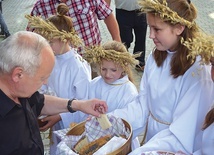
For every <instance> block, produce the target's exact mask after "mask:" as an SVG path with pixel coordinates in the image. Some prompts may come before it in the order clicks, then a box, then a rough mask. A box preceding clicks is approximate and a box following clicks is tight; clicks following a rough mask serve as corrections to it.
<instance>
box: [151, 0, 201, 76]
mask: <svg viewBox="0 0 214 155" xmlns="http://www.w3.org/2000/svg"><path fill="white" fill-rule="evenodd" d="M167 4H168V7H169V8H170V9H171V10H172V11H174V12H176V13H177V14H178V15H179V16H180V17H181V18H183V19H185V20H186V21H189V22H191V23H194V21H195V19H196V17H197V10H196V8H195V7H194V5H193V4H192V3H189V1H187V0H167ZM151 13H152V12H151ZM154 13H155V12H154ZM155 15H158V14H156V13H155ZM165 22H167V23H168V24H169V25H171V26H172V27H173V26H175V25H176V24H179V23H174V21H170V20H167V21H165ZM198 32H199V29H198V27H197V25H196V24H195V23H194V24H193V25H192V26H191V27H190V28H189V27H187V26H185V29H184V31H183V32H182V34H181V35H180V38H183V39H184V40H188V39H192V38H195V37H196V36H197V34H198ZM175 50H176V53H175V54H174V55H173V58H172V60H171V75H172V76H173V77H174V78H177V77H178V76H181V75H183V74H184V73H185V72H186V71H187V70H188V69H189V68H190V67H191V66H192V64H193V63H192V60H191V59H188V58H187V55H188V54H189V49H188V48H187V47H186V46H184V45H182V44H181V42H178V45H177V47H176V49H175ZM153 56H154V59H155V61H156V63H157V65H158V66H161V65H162V64H163V62H164V61H165V59H166V57H167V52H166V51H159V50H157V49H155V50H154V54H153Z"/></svg>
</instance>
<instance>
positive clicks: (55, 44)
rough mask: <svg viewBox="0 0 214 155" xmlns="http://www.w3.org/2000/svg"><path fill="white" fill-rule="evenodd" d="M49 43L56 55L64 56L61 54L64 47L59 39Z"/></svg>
mask: <svg viewBox="0 0 214 155" xmlns="http://www.w3.org/2000/svg"><path fill="white" fill-rule="evenodd" d="M49 43H50V46H51V48H52V50H53V52H54V54H55V55H58V54H62V53H60V52H61V50H62V47H63V45H62V42H61V41H60V40H59V39H52V40H51V41H49Z"/></svg>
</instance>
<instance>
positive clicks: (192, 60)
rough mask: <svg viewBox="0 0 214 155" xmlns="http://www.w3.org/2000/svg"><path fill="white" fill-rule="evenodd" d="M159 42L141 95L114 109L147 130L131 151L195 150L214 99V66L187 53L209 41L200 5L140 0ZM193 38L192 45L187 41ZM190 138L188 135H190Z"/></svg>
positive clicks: (139, 129) (177, 0)
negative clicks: (212, 72)
mask: <svg viewBox="0 0 214 155" xmlns="http://www.w3.org/2000/svg"><path fill="white" fill-rule="evenodd" d="M140 6H141V7H142V8H141V9H142V11H143V12H145V13H146V15H147V23H148V25H149V28H150V34H149V37H150V38H151V39H152V40H153V42H154V44H155V48H154V50H153V51H152V52H151V54H150V55H149V56H148V59H147V61H146V66H145V69H144V73H143V77H142V80H141V83H140V92H139V96H138V97H137V99H136V100H134V101H133V102H132V103H130V104H128V105H127V107H126V108H123V109H117V110H115V111H113V112H111V113H110V114H112V115H116V116H118V117H121V118H123V119H125V120H127V121H128V122H129V123H130V124H131V125H132V127H133V133H134V134H133V137H135V136H138V134H140V133H141V132H142V131H143V130H145V131H146V132H145V142H144V143H143V145H142V146H141V147H139V148H137V149H135V150H133V151H132V152H131V153H130V155H139V154H142V153H144V152H148V151H158V150H164V151H170V152H177V151H179V150H180V151H182V152H184V153H186V154H192V153H193V152H194V151H196V150H197V149H198V148H199V147H200V146H201V138H202V133H201V127H202V124H203V121H204V118H205V115H206V113H207V112H208V110H209V108H210V106H211V103H212V101H213V96H212V94H213V91H214V87H213V81H212V79H211V77H210V66H209V65H203V64H201V60H202V58H201V57H200V56H197V57H191V56H188V55H189V53H191V52H192V50H193V47H197V48H195V49H200V48H202V49H203V50H207V49H206V45H205V44H203V43H201V42H198V43H197V44H193V43H192V42H191V40H194V39H196V38H197V37H199V38H200V34H201V33H202V32H201V31H200V28H199V27H198V25H197V24H196V22H195V20H196V18H197V10H196V8H195V6H194V5H193V4H192V2H190V1H188V0H140ZM185 41H190V44H189V45H190V46H187V45H186V44H185ZM187 137H188V138H187Z"/></svg>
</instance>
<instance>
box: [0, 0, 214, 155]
mask: <svg viewBox="0 0 214 155" xmlns="http://www.w3.org/2000/svg"><path fill="white" fill-rule="evenodd" d="M132 2H133V3H132V5H130V6H129V5H128V4H129V2H128V1H119V0H118V1H117V0H115V3H116V18H115V17H114V15H113V13H112V9H111V8H110V3H111V1H109V0H106V1H105V0H95V1H85V2H80V1H70V0H61V1H60V0H47V1H43V0H37V1H36V3H35V5H34V7H33V9H32V12H31V14H30V15H26V16H25V17H26V18H27V19H28V21H29V23H28V25H27V30H28V31H20V32H16V33H15V34H13V35H11V36H10V37H8V38H6V39H5V40H3V41H2V42H1V43H0V98H1V101H0V127H1V129H2V130H1V131H2V132H0V137H1V138H2V141H1V142H0V152H1V154H5V155H6V154H17V155H19V154H20V155H21V154H22V155H23V154H44V147H43V144H42V140H41V136H40V131H46V130H47V129H50V128H52V130H59V129H64V128H68V127H69V125H70V124H71V123H73V122H75V123H79V122H81V121H84V120H86V118H87V117H88V116H89V115H94V116H96V117H99V116H100V114H102V113H109V114H112V115H115V116H118V117H120V118H123V119H125V120H126V121H128V122H129V123H130V125H131V126H132V129H133V139H132V151H131V152H130V153H129V154H130V155H139V154H143V153H145V152H149V151H158V150H163V151H169V152H174V153H175V154H184V155H185V154H186V155H189V154H194V155H202V154H203V155H211V154H212V153H213V152H214V134H213V130H214V108H213V101H214V98H213V95H214V85H213V81H214V66H213V64H214V41H213V40H214V37H213V36H212V35H208V34H205V33H204V32H203V31H202V30H201V29H200V27H199V26H198V25H197V23H196V18H197V9H196V7H195V6H194V4H193V3H192V2H191V1H190V0H140V1H132ZM124 17H127V21H124V20H123V19H124ZM98 19H99V20H104V22H105V23H106V26H107V28H108V30H109V33H110V34H111V36H112V40H110V41H108V42H105V43H103V44H101V36H100V30H99V27H98V21H97V20H98ZM132 24H133V25H132ZM147 25H148V26H149V27H148V28H149V30H150V31H149V38H150V39H152V40H153V42H154V45H155V47H154V49H153V50H152V51H151V53H150V54H149V56H148V58H147V60H145V48H146V44H145V35H146V31H147ZM132 30H134V32H135V37H136V38H135V39H136V41H135V48H134V51H133V52H132V53H133V54H135V53H138V52H142V53H141V54H140V55H139V56H138V57H137V58H134V57H133V55H132V54H131V53H130V52H129V51H128V49H129V47H130V44H131V42H132V41H133V34H132V33H130V32H132ZM31 31H32V32H31ZM139 34H140V35H139ZM132 68H137V69H138V70H139V69H140V70H141V71H143V75H142V79H141V82H140V90H139V91H138V90H137V88H136V86H135V81H134V80H133V76H132ZM92 70H93V71H96V72H97V76H96V77H93V75H92ZM39 116H45V117H44V118H43V119H42V121H43V122H47V123H46V124H45V125H44V126H41V127H40V126H39V125H38V123H37V118H38V117H39ZM15 127H17V128H16V130H15V131H14V128H15ZM142 132H144V138H143V141H142V142H139V140H138V136H139V134H141V133H142ZM51 137H52V140H53V143H52V144H51V149H50V154H51V155H54V154H55V153H56V147H57V144H58V142H59V141H58V139H57V137H55V136H54V135H52V136H51Z"/></svg>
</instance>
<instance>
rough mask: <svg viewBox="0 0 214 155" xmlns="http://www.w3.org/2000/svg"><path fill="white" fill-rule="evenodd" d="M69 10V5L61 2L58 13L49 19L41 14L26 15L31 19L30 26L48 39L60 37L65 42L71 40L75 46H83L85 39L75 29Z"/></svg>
mask: <svg viewBox="0 0 214 155" xmlns="http://www.w3.org/2000/svg"><path fill="white" fill-rule="evenodd" d="M68 10H69V8H68V6H67V5H66V4H64V3H61V4H59V5H58V7H57V15H53V16H52V17H50V18H48V19H47V20H44V19H42V18H41V17H39V16H31V15H25V17H26V18H27V19H28V20H29V26H30V28H33V29H34V30H35V31H36V33H39V34H41V35H42V36H43V37H45V38H46V39H47V40H49V41H50V40H52V39H60V40H61V41H63V42H70V43H71V44H72V46H73V47H81V46H83V41H82V39H80V37H79V36H78V35H77V33H76V31H75V30H74V28H73V24H72V20H71V18H70V17H68V16H66V13H67V12H68Z"/></svg>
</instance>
